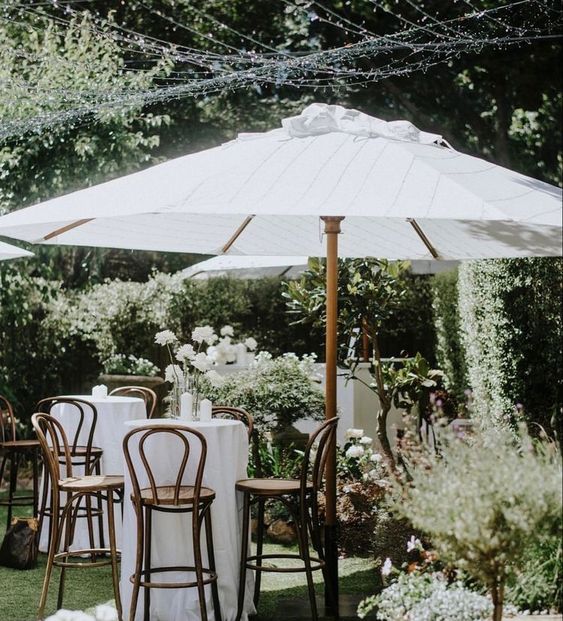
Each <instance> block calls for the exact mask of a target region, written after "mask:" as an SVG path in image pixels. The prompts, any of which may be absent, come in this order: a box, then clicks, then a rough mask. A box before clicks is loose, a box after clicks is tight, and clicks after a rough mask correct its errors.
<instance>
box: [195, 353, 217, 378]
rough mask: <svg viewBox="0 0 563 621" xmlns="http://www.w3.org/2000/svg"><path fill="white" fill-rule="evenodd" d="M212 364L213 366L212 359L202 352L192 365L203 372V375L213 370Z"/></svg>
mask: <svg viewBox="0 0 563 621" xmlns="http://www.w3.org/2000/svg"><path fill="white" fill-rule="evenodd" d="M211 364H212V360H211V358H209V356H208V355H207V354H205V353H203V352H200V353H199V354H197V355H196V356H195V358H194V359H193V360H192V365H193V366H194V367H195V368H196V369H197V370H198V371H201V372H202V373H205V372H206V371H209V369H210V368H211Z"/></svg>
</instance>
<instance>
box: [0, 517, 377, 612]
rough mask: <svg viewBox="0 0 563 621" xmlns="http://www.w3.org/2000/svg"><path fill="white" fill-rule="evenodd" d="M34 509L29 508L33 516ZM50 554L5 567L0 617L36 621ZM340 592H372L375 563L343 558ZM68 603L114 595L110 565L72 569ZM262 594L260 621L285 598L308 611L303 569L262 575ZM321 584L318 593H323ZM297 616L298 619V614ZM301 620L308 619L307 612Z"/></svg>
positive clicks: (53, 591)
mask: <svg viewBox="0 0 563 621" xmlns="http://www.w3.org/2000/svg"><path fill="white" fill-rule="evenodd" d="M26 509H27V508H22V507H19V508H18V510H17V515H18V516H23V515H26ZM30 513H31V511H30V510H29V511H28V512H27V515H29V514H30ZM5 520H6V508H5V507H0V533H1V535H0V536H1V537H3V536H4V529H5ZM265 547H266V548H267V550H265V552H266V553H275V552H280V551H283V552H287V551H288V548H287V547H285V546H279V545H274V544H267V545H266V546H265ZM45 562H46V555H45V554H40V555H39V563H38V566H37V568H36V569H31V570H28V571H18V570H15V569H9V568H7V567H0V621H34V620H35V619H36V613H37V604H38V601H39V595H40V593H41V587H42V583H43V576H44V573H45ZM339 567H340V591H341V593H342V594H361V595H368V594H371V593H373V592H374V587H375V584H376V575H375V570H374V567H373V563H372V562H371V561H370V560H367V559H363V558H349V559H343V560H342V561H341V562H340V566H339ZM58 576H59V570H58V569H57V568H55V569H54V571H53V578H52V580H51V588H50V590H49V599H48V604H47V609H46V613H47V614H52V613H53V612H55V610H56V596H57V589H58ZM66 576H67V577H66V586H65V599H64V607H65V608H67V609H71V610H86V609H87V608H91V607H93V606H95V605H97V604H101V603H105V602H107V601H109V600H111V599H113V589H112V583H111V568H110V567H109V566H108V567H100V568H93V569H88V570H84V571H82V570H76V569H75V570H72V569H71V570H69V571H67V574H66ZM315 582H316V583H317V584H318V583H320V582H322V574H321V572H315ZM261 591H262V595H261V598H260V605H259V611H258V612H259V614H258V615H257V616H256V617H255V620H256V621H273V620H274V619H280V620H281V619H285V618H287V617H286V615H284V612H283V611H284V607H285V604H286V602H288V601H291V602H292V603H295V600H302V601H303V604H304V606H303V610H304V611H307V602H308V599H307V589H306V580H305V576H304V574H303V573H294V574H279V573H278V574H274V573H272V574H268V573H265V574H264V575H263V578H262V589H261ZM322 593H323V589H322V587H319V588H318V589H317V594H318V595H322ZM293 618H295V617H293ZM302 618H304V619H306V618H307V615H305V616H303V617H302Z"/></svg>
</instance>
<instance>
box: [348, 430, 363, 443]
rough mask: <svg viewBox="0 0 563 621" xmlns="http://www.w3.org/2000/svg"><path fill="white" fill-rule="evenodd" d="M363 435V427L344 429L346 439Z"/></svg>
mask: <svg viewBox="0 0 563 621" xmlns="http://www.w3.org/2000/svg"><path fill="white" fill-rule="evenodd" d="M363 435H364V430H363V429H346V439H347V440H351V439H352V438H361V437H363Z"/></svg>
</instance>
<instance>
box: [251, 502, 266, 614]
mask: <svg viewBox="0 0 563 621" xmlns="http://www.w3.org/2000/svg"><path fill="white" fill-rule="evenodd" d="M265 505H266V500H265V499H264V498H259V499H258V528H257V530H256V557H257V559H256V563H257V564H258V565H262V546H263V543H264V512H265ZM261 580H262V572H261V571H257V572H256V575H255V577H254V607H255V608H256V609H257V608H258V602H259V600H260V582H261Z"/></svg>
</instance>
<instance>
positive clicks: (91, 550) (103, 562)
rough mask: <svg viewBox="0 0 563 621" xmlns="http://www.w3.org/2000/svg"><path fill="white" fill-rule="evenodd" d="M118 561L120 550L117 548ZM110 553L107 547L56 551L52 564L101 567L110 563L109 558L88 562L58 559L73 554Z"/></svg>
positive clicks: (66, 557) (103, 554)
mask: <svg viewBox="0 0 563 621" xmlns="http://www.w3.org/2000/svg"><path fill="white" fill-rule="evenodd" d="M116 552H117V555H118V558H117V560H118V562H119V561H120V560H121V551H120V550H117V551H116ZM108 554H111V550H110V549H109V548H86V549H83V550H69V551H68V552H57V553H56V554H55V556H54V558H53V565H55V566H56V567H81V568H89V567H103V566H104V565H111V562H112V561H111V558H105V559H103V560H101V561H88V562H86V561H85V562H79V561H72V562H71V561H61V560H59V559H68V558H69V557H73V556H86V555H91V556H92V555H95V556H106V555H108Z"/></svg>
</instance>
